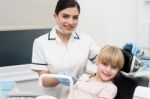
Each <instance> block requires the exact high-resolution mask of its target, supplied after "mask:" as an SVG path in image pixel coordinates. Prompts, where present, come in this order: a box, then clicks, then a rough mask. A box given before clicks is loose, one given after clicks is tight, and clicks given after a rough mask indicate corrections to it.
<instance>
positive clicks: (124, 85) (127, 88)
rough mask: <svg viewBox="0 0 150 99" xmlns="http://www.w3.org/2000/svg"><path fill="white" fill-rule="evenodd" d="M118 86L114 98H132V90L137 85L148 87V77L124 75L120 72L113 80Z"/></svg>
mask: <svg viewBox="0 0 150 99" xmlns="http://www.w3.org/2000/svg"><path fill="white" fill-rule="evenodd" d="M114 83H115V85H116V86H117V88H118V92H117V96H116V98H115V99H133V95H134V91H135V88H136V87H137V86H145V87H148V85H149V79H148V78H147V77H135V76H133V75H126V74H124V73H122V72H120V73H119V74H118V76H117V77H116V78H115V80H114Z"/></svg>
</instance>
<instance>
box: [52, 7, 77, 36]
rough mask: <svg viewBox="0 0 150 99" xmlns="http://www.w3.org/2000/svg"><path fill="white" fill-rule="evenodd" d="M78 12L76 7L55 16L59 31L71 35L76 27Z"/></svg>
mask: <svg viewBox="0 0 150 99" xmlns="http://www.w3.org/2000/svg"><path fill="white" fill-rule="evenodd" d="M78 18H79V12H78V9H77V8H76V7H71V8H66V9H64V10H62V11H60V12H59V13H58V15H56V14H55V19H56V21H57V23H58V25H59V27H60V29H61V30H62V31H63V32H64V33H65V34H71V33H72V31H74V29H75V28H76V27H77V25H78Z"/></svg>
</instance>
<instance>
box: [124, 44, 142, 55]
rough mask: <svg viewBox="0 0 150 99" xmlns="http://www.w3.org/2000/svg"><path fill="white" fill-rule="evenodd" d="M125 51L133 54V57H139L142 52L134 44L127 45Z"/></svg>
mask: <svg viewBox="0 0 150 99" xmlns="http://www.w3.org/2000/svg"><path fill="white" fill-rule="evenodd" d="M123 49H124V50H126V51H128V52H129V53H132V54H133V55H137V54H138V53H139V52H140V49H139V48H138V47H137V46H136V45H135V44H133V43H126V44H125V45H124V46H123Z"/></svg>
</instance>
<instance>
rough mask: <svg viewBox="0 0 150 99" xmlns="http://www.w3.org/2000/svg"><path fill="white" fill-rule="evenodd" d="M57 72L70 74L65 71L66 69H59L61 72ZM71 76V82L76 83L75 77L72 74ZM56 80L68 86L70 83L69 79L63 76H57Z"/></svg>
mask: <svg viewBox="0 0 150 99" xmlns="http://www.w3.org/2000/svg"><path fill="white" fill-rule="evenodd" d="M57 74H61V75H67V76H70V74H69V73H68V72H66V71H61V72H58V73H57ZM71 78H72V79H73V83H76V81H77V78H76V77H73V76H71ZM58 81H59V82H60V83H61V84H63V85H65V86H69V85H70V81H69V80H68V79H65V78H58Z"/></svg>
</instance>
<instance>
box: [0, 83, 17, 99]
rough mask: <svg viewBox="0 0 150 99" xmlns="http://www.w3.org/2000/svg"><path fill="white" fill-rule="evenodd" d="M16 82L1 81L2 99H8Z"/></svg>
mask: <svg viewBox="0 0 150 99" xmlns="http://www.w3.org/2000/svg"><path fill="white" fill-rule="evenodd" d="M14 85H15V82H13V81H1V82H0V86H1V91H2V92H1V97H0V99H7V95H8V92H9V91H10V90H11V89H12V88H13V86H14Z"/></svg>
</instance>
